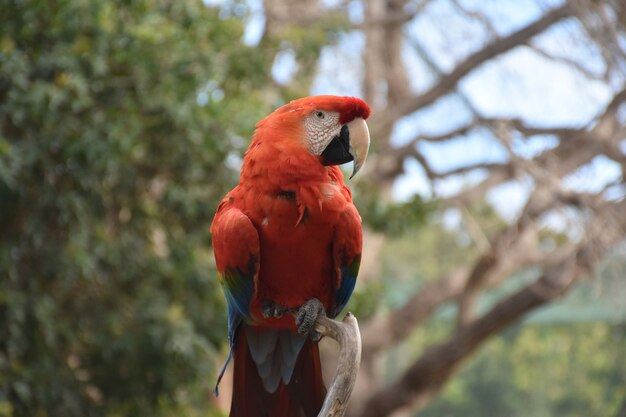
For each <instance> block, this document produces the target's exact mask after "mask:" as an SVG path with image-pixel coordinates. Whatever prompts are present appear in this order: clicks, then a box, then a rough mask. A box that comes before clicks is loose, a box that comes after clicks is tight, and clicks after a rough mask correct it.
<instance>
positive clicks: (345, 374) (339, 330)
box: [315, 313, 361, 417]
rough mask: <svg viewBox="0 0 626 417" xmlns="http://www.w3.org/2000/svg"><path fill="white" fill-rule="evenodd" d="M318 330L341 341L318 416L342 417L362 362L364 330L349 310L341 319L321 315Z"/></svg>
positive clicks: (318, 320)
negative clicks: (333, 371) (335, 364)
mask: <svg viewBox="0 0 626 417" xmlns="http://www.w3.org/2000/svg"><path fill="white" fill-rule="evenodd" d="M315 330H316V331H317V332H318V333H320V334H321V335H323V336H327V337H330V338H331V339H334V340H336V341H337V343H339V359H338V364H337V372H336V374H335V377H334V378H333V382H332V383H331V385H330V388H329V389H328V393H327V394H326V399H325V400H324V405H323V406H322V409H321V410H320V412H319V414H318V417H342V416H343V415H344V414H345V412H346V407H347V405H348V401H349V399H350V395H351V394H352V389H353V388H354V384H355V382H356V376H357V373H358V372H359V365H360V363H361V334H360V333H359V325H358V323H357V320H356V317H354V316H353V315H352V313H348V314H346V316H345V317H344V319H343V321H342V322H339V321H336V320H332V319H329V318H328V317H318V319H317V322H316V323H315Z"/></svg>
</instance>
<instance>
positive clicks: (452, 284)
mask: <svg viewBox="0 0 626 417" xmlns="http://www.w3.org/2000/svg"><path fill="white" fill-rule="evenodd" d="M468 276H469V274H468V270H467V269H457V270H455V271H452V272H450V273H449V274H446V275H445V276H443V277H442V278H440V279H438V280H437V281H433V282H429V283H427V284H425V285H424V286H423V287H422V289H421V290H420V291H418V292H417V293H416V294H415V295H413V297H411V299H410V300H409V301H407V302H406V303H405V305H404V306H403V307H402V308H400V309H398V310H396V311H394V312H392V313H391V314H389V315H387V316H384V317H378V318H376V319H374V320H372V321H370V322H368V323H367V325H366V327H365V328H364V329H363V356H364V358H367V359H369V358H371V357H373V356H374V355H376V354H377V353H379V352H380V351H381V350H384V349H386V348H388V347H390V346H394V345H396V344H397V343H398V342H399V341H400V340H403V339H404V338H406V337H407V336H408V335H409V334H410V332H411V331H412V330H413V329H414V328H415V326H417V325H418V324H420V323H421V322H422V321H423V320H424V319H426V318H427V317H429V316H430V314H431V313H432V312H433V310H434V309H435V308H437V307H439V306H440V305H441V304H443V303H445V302H446V301H449V300H452V299H454V298H456V297H457V296H458V294H459V293H460V292H461V291H462V290H463V288H465V283H466V281H467V278H468Z"/></svg>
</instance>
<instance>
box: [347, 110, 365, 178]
mask: <svg viewBox="0 0 626 417" xmlns="http://www.w3.org/2000/svg"><path fill="white" fill-rule="evenodd" d="M347 126H348V130H349V131H350V150H349V152H350V155H352V158H353V159H354V167H353V169H352V175H350V179H352V177H354V176H355V175H356V173H357V172H359V170H360V169H361V167H363V164H365V160H366V159H367V153H368V151H369V148H370V132H369V129H368V128H367V123H365V120H363V119H362V118H360V117H357V118H356V119H354V120H353V121H351V122H350V123H348V124H347Z"/></svg>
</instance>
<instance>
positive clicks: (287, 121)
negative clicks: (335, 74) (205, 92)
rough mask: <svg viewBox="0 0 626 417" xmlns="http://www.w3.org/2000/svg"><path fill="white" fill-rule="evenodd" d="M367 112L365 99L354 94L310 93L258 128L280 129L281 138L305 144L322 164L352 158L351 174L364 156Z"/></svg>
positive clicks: (271, 115)
mask: <svg viewBox="0 0 626 417" xmlns="http://www.w3.org/2000/svg"><path fill="white" fill-rule="evenodd" d="M369 115H370V108H369V106H368V105H367V103H365V101H363V100H361V99H359V98H356V97H340V96H330V95H325V96H311V97H304V98H300V99H297V100H294V101H292V102H290V103H288V104H286V105H284V106H282V107H280V108H279V109H277V110H276V111H274V112H273V113H272V114H270V115H269V116H268V117H267V118H265V119H263V120H262V121H261V122H259V124H258V128H259V129H265V128H270V129H272V130H279V131H282V133H283V135H281V137H282V138H286V139H285V140H289V141H291V142H294V143H297V145H298V146H301V147H304V148H305V149H306V150H307V151H308V152H309V153H311V154H312V155H315V156H317V157H318V158H319V161H320V163H322V164H323V165H339V164H344V163H347V162H350V161H354V167H353V170H352V175H351V176H350V178H352V177H353V176H354V175H355V174H356V173H357V172H358V171H359V169H361V167H362V166H363V164H364V163H365V159H366V158H367V152H368V150H369V144H370V136H369V130H368V128H367V124H366V123H365V120H366V119H367V118H368V117H369Z"/></svg>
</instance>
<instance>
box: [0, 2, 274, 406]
mask: <svg viewBox="0 0 626 417" xmlns="http://www.w3.org/2000/svg"><path fill="white" fill-rule="evenodd" d="M0 21H1V22H2V24H1V25H0V375H1V376H0V415H3V416H4V415H7V416H9V415H14V416H100V415H111V416H113V415H155V414H158V412H159V411H158V410H161V411H162V410H163V409H176V410H179V411H180V410H182V409H183V408H184V407H185V404H189V405H190V407H191V408H194V407H195V408H196V409H201V410H204V411H205V412H206V410H210V408H211V406H210V403H209V401H210V395H211V394H210V387H211V385H212V383H213V363H214V360H215V352H216V350H217V349H219V348H220V347H221V346H222V345H223V343H224V340H225V333H226V324H225V315H224V314H223V311H222V310H223V308H224V305H223V304H224V303H223V301H222V296H221V292H220V289H219V286H218V285H216V283H217V280H216V279H214V266H213V260H212V254H211V250H210V239H209V230H208V227H209V224H210V221H211V218H212V214H213V212H214V209H215V206H216V204H217V202H218V201H219V199H220V198H221V197H222V195H223V194H224V193H225V192H226V190H227V189H229V188H230V187H231V186H232V184H233V183H234V181H235V180H236V175H237V174H236V172H233V171H231V170H229V169H227V168H226V167H225V165H224V163H223V161H224V160H225V159H226V157H227V155H228V154H229V153H231V152H235V153H238V152H240V148H241V144H240V142H241V141H240V140H239V142H238V141H237V138H238V137H239V136H244V137H246V136H248V135H249V134H250V132H251V131H252V129H253V126H254V122H255V121H256V120H258V119H260V118H261V117H262V116H263V115H264V114H266V113H267V112H268V110H269V108H268V104H267V103H265V101H264V100H263V90H264V88H265V84H266V82H267V80H268V77H269V76H268V74H267V70H268V68H269V67H270V65H266V63H267V61H269V62H271V57H272V51H267V50H263V49H262V48H251V47H246V46H244V45H242V44H241V42H240V38H241V35H242V32H243V25H242V22H241V20H239V19H234V18H224V17H223V16H222V17H220V14H219V11H218V10H215V9H212V8H208V7H206V6H205V5H204V4H203V2H201V1H191V0H183V1H160V0H145V1H132V2H131V1H114V2H99V1H91V0H74V1H63V0H58V1H55V0H53V1H37V0H33V1H25V2H18V1H6V2H3V5H2V7H0ZM203 93H204V94H205V95H203ZM181 401H183V403H181ZM180 412H181V413H182V411H180Z"/></svg>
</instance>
